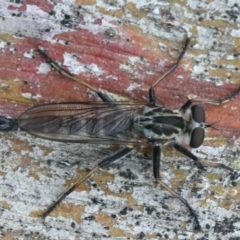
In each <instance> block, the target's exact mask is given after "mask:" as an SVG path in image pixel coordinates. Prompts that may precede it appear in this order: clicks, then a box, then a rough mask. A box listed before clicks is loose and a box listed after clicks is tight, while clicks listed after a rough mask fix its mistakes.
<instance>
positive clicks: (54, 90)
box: [0, 0, 240, 239]
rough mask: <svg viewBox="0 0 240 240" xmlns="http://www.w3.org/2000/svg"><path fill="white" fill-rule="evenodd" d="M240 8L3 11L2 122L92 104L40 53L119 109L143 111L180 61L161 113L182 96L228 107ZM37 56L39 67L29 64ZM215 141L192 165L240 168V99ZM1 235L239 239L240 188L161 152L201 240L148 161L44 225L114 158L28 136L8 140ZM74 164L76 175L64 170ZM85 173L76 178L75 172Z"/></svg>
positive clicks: (237, 63)
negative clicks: (152, 89)
mask: <svg viewBox="0 0 240 240" xmlns="http://www.w3.org/2000/svg"><path fill="white" fill-rule="evenodd" d="M237 2H238V1H235V2H234V1H231V2H229V3H223V2H219V1H208V2H205V3H203V2H201V3H200V2H199V1H191V0H187V1H168V2H166V1H156V0H152V1H135V0H133V1H127V2H125V3H123V2H121V1H88V0H86V1H61V2H60V1H55V3H54V4H53V3H51V2H50V1H46V0H43V1H39V3H37V1H36V2H35V1H31V0H26V1H23V2H21V1H14V2H12V1H6V0H0V50H1V51H0V104H1V108H0V115H9V116H12V117H17V116H18V115H19V114H20V113H21V112H22V111H24V109H26V108H28V107H29V106H31V105H35V104H40V103H44V102H61V101H87V100H90V101H91V100H93V99H94V100H96V99H97V98H96V96H95V95H94V94H92V93H91V92H89V91H86V89H85V88H84V87H82V86H79V85H78V84H76V83H73V82H71V81H70V80H68V79H66V78H64V77H62V76H60V75H58V74H57V73H56V72H54V71H50V69H48V66H47V65H46V64H45V63H44V60H43V59H42V57H40V56H37V55H34V52H33V51H34V49H35V48H36V47H37V46H42V47H44V48H45V49H47V50H48V52H49V54H50V55H51V56H52V57H53V58H54V59H56V60H57V61H58V62H60V63H63V65H64V66H65V67H66V68H68V69H69V71H71V72H73V73H74V74H77V75H78V76H79V77H81V79H83V80H85V81H87V82H89V83H91V84H92V85H93V86H95V87H99V88H101V89H105V90H106V91H107V92H110V93H113V95H111V96H113V97H114V98H115V99H117V100H118V99H121V100H122V99H124V100H128V101H139V102H145V101H147V99H148V87H149V86H150V84H151V83H153V82H154V81H155V80H156V79H158V77H159V76H161V74H162V73H163V72H165V71H166V69H168V67H169V66H170V65H171V64H172V63H173V62H174V61H175V60H176V59H177V57H178V55H179V53H180V52H181V49H182V46H183V44H184V39H185V38H186V36H188V37H190V38H191V42H190V46H189V48H188V50H187V52H186V54H185V56H184V59H183V60H182V62H181V66H180V67H179V68H178V69H177V70H176V71H175V72H174V73H173V74H172V75H171V76H170V77H168V78H167V79H165V81H163V82H162V83H161V84H160V85H159V86H158V87H157V89H156V93H157V96H158V101H159V102H160V103H161V104H163V105H165V106H169V107H172V108H179V107H181V105H182V104H183V103H184V102H185V101H186V99H187V98H186V96H187V95H189V94H196V95H198V96H201V97H209V98H214V99H215V98H216V99H218V98H223V97H225V96H227V95H228V94H230V93H232V92H234V90H236V89H237V88H238V87H239V85H240V72H239V68H240V60H239V59H240V57H239V56H240V31H239V27H240V17H239V12H240V7H239V5H238V3H237ZM33 56H34V57H33ZM204 108H205V109H206V117H207V123H213V122H217V123H216V125H215V127H216V128H217V129H218V130H209V131H208V132H207V137H206V140H205V142H204V144H203V146H202V147H200V148H199V149H197V151H195V153H196V154H197V155H198V156H199V157H201V158H203V159H208V160H212V159H215V160H218V161H220V162H222V163H224V164H226V165H229V166H231V167H232V168H234V169H236V170H237V169H239V168H240V160H239V147H238V145H239V134H240V113H239V108H240V96H237V97H236V98H235V99H234V100H233V101H231V102H230V103H227V104H224V105H223V106H207V105H204ZM0 142H1V148H0V159H1V165H0V167H1V170H0V184H1V192H0V204H1V218H0V227H1V228H0V229H1V230H0V231H1V234H2V238H3V239H4V237H5V239H11V238H18V239H27V238H29V239H32V238H33V237H35V239H46V238H48V239H105V238H106V239H127V238H130V239H136V238H139V239H234V238H236V239H237V237H239V235H240V225H239V222H240V219H239V201H240V197H239V191H240V189H239V183H238V179H236V180H234V181H233V180H232V179H231V177H230V175H229V173H228V172H226V171H224V170H219V169H208V170H207V171H206V172H202V171H199V170H198V169H197V168H196V167H195V166H194V164H193V163H192V161H191V160H189V159H187V158H186V157H183V156H181V155H180V154H178V153H176V152H175V151H173V150H172V149H164V151H163V153H164V156H163V161H162V166H161V175H162V178H163V180H164V181H165V182H166V183H168V184H169V185H170V186H172V187H173V188H174V189H176V190H177V191H178V192H180V193H181V195H182V196H183V197H185V198H186V199H188V201H189V203H190V204H191V206H192V207H193V208H194V209H195V210H196V212H197V213H198V215H199V219H200V221H201V225H202V227H203V231H202V232H199V233H195V232H194V231H193V226H192V219H191V217H190V216H189V212H188V210H187V209H186V207H185V206H184V205H182V204H181V203H179V201H178V200H177V199H174V198H172V197H171V196H170V195H169V193H167V192H165V191H163V190H162V189H161V188H160V187H159V186H157V185H156V184H155V183H154V179H153V178H152V166H151V155H150V154H149V152H150V151H149V150H145V149H144V150H142V151H139V152H136V154H132V155H130V156H128V157H127V158H125V159H123V160H121V161H120V162H119V163H116V164H114V166H112V167H109V168H108V169H106V170H102V171H100V172H98V173H97V174H95V175H94V176H93V177H92V178H91V179H89V180H88V181H87V182H86V183H85V184H82V185H81V186H79V187H78V189H77V190H76V191H75V192H74V193H72V194H70V195H69V196H68V197H67V199H66V200H64V201H63V203H61V204H60V205H59V207H58V208H57V209H56V210H55V211H54V212H53V213H52V214H51V215H50V216H49V217H47V219H46V221H45V222H43V221H41V219H40V218H38V217H37V216H38V215H39V214H40V213H41V212H42V211H43V210H44V209H46V207H47V206H48V205H49V204H50V203H51V202H52V201H54V200H55V199H56V198H57V196H58V195H59V194H60V193H62V191H64V189H66V187H67V186H69V185H70V184H71V183H72V182H73V181H74V180H75V179H77V177H79V176H81V175H83V174H85V173H86V172H87V170H86V169H90V168H91V167H92V166H94V164H95V163H96V162H97V161H99V160H100V159H102V158H103V157H104V156H107V155H108V154H111V152H112V150H113V148H109V147H108V146H97V147H96V146H91V145H79V144H65V143H55V142H50V141H45V140H41V139H36V138H33V137H31V136H29V135H27V134H25V133H22V132H17V133H1V138H0ZM66 161H68V162H69V164H71V165H72V167H66V166H65V165H64V164H61V163H63V162H66ZM77 167H79V168H78V169H77Z"/></svg>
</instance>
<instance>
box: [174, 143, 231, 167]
mask: <svg viewBox="0 0 240 240" xmlns="http://www.w3.org/2000/svg"><path fill="white" fill-rule="evenodd" d="M172 146H173V147H174V148H175V149H176V150H177V151H178V152H180V153H182V154H183V155H185V156H187V157H188V158H190V159H192V160H193V161H194V162H195V163H196V164H197V166H198V168H199V169H201V170H204V166H208V167H217V168H225V169H227V170H229V171H233V169H232V168H230V167H228V166H226V165H224V164H222V163H215V162H209V161H204V160H200V159H199V158H198V157H197V156H195V155H194V154H193V153H191V152H190V151H189V150H188V149H186V148H185V147H183V146H182V145H180V144H178V143H177V142H174V143H172Z"/></svg>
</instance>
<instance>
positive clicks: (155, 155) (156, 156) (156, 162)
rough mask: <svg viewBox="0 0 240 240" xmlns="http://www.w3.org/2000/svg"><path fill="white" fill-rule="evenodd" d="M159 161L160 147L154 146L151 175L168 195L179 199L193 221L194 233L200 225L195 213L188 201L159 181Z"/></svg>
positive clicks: (199, 228)
mask: <svg viewBox="0 0 240 240" xmlns="http://www.w3.org/2000/svg"><path fill="white" fill-rule="evenodd" d="M160 160H161V148H160V146H154V148H153V174H154V177H155V179H156V180H157V182H158V183H159V185H160V186H161V187H163V188H164V189H165V190H167V191H168V192H169V193H171V194H172V195H173V196H174V197H176V198H177V199H179V200H180V201H181V202H182V203H183V204H184V205H185V206H186V207H187V208H188V210H189V212H190V214H191V215H192V217H193V218H194V220H195V224H194V229H195V230H196V231H199V230H201V225H200V223H199V220H198V216H197V214H196V213H195V211H194V210H193V209H192V207H191V206H190V205H189V203H188V201H187V200H186V199H184V198H183V197H181V196H180V195H179V194H178V193H177V192H175V191H174V190H173V189H172V188H170V187H169V186H167V185H166V184H165V183H164V182H163V181H162V180H160V176H159V170H160Z"/></svg>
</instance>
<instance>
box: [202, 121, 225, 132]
mask: <svg viewBox="0 0 240 240" xmlns="http://www.w3.org/2000/svg"><path fill="white" fill-rule="evenodd" d="M221 120H222V118H221V119H220V120H218V121H216V122H214V123H211V124H206V125H205V128H212V129H215V130H218V131H219V130H220V129H219V128H216V127H214V125H215V124H216V123H218V122H220V121H221Z"/></svg>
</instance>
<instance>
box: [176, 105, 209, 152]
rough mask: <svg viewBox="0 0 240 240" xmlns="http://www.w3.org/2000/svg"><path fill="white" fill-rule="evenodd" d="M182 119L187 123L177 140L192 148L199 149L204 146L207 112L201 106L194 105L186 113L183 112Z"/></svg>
mask: <svg viewBox="0 0 240 240" xmlns="http://www.w3.org/2000/svg"><path fill="white" fill-rule="evenodd" d="M181 115H182V118H183V119H184V120H185V121H186V123H187V124H186V127H185V128H184V129H183V132H182V134H181V135H179V136H178V137H177V138H176V140H177V141H178V142H180V143H185V144H187V145H189V146H190V147H191V148H198V147H200V146H201V145H202V143H203V141H204V137H205V128H206V125H205V112H204V110H203V108H202V107H200V106H199V105H193V106H192V107H191V108H189V109H188V110H187V111H186V112H183V111H182V112H181Z"/></svg>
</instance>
